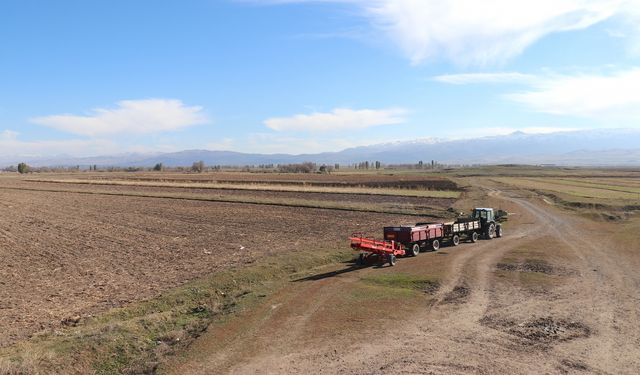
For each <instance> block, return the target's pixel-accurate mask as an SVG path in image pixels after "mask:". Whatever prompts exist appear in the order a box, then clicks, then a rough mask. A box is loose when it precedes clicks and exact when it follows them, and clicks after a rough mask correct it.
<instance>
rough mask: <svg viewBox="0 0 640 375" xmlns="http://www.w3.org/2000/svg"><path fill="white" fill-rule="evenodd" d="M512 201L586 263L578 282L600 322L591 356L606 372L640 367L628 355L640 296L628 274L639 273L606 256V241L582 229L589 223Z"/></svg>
mask: <svg viewBox="0 0 640 375" xmlns="http://www.w3.org/2000/svg"><path fill="white" fill-rule="evenodd" d="M512 200H513V201H514V202H516V203H518V204H519V205H521V206H523V207H526V209H528V210H529V212H531V213H533V214H534V215H535V216H536V217H537V219H538V220H539V221H542V222H546V223H547V225H546V226H547V230H549V231H551V232H552V233H553V235H554V237H555V238H558V239H559V240H561V241H562V242H563V243H564V244H565V245H566V247H567V248H569V249H571V250H572V251H573V253H574V254H575V255H576V256H577V257H578V258H579V259H580V260H581V261H582V262H583V266H582V267H581V269H582V270H584V272H582V277H581V278H580V279H579V280H578V283H580V284H582V286H581V287H580V289H582V290H585V291H591V293H589V294H588V297H589V299H590V300H591V301H590V303H589V305H590V306H585V307H590V308H591V309H592V311H593V313H592V315H593V316H594V318H595V320H596V321H597V322H598V324H597V329H598V332H597V336H598V345H596V346H594V347H592V350H591V353H590V357H592V358H593V360H594V362H595V363H598V364H600V368H603V369H611V368H619V369H620V367H619V366H620V364H621V363H629V364H630V363H633V362H635V364H636V365H638V364H640V362H639V361H638V360H637V357H636V358H629V355H628V353H633V352H634V349H636V348H637V345H638V342H639V340H640V339H639V338H638V332H637V328H636V327H635V325H633V327H630V324H629V322H638V318H639V316H638V307H639V306H640V303H639V302H640V297H639V294H638V292H637V291H638V280H637V279H636V280H633V279H632V278H629V277H628V276H627V275H633V274H634V273H636V272H637V271H636V270H635V269H633V268H630V267H629V264H628V263H626V262H620V260H615V259H614V258H612V256H611V253H610V252H609V253H607V251H606V250H605V249H604V248H603V246H602V243H603V242H607V239H606V238H604V239H603V238H598V237H599V236H598V233H597V232H596V234H595V235H593V234H591V233H587V230H585V229H583V228H581V226H584V225H589V226H591V225H590V223H587V222H586V221H582V222H577V219H576V218H574V217H569V216H568V215H562V216H560V215H561V214H560V213H559V212H553V211H552V210H555V209H551V210H544V209H542V208H540V207H538V206H536V205H534V204H532V203H530V202H528V201H525V200H521V199H515V198H512ZM552 212H553V213H552ZM634 292H635V293H634ZM621 325H622V326H625V327H624V328H626V329H625V331H626V332H627V333H634V336H635V340H629V337H628V335H621V334H620V333H621V328H622V327H620V326H621ZM624 328H623V329H624ZM621 370H622V369H621ZM623 372H624V371H623ZM629 373H632V372H629Z"/></svg>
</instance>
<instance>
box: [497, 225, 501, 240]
mask: <svg viewBox="0 0 640 375" xmlns="http://www.w3.org/2000/svg"><path fill="white" fill-rule="evenodd" d="M496 237H498V238H500V237H502V225H498V226H497V227H496Z"/></svg>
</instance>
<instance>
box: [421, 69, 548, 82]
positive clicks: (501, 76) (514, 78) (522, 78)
mask: <svg viewBox="0 0 640 375" xmlns="http://www.w3.org/2000/svg"><path fill="white" fill-rule="evenodd" d="M433 80H434V81H438V82H442V83H449V84H452V85H467V84H471V83H532V82H534V81H535V80H537V77H536V76H534V75H531V74H523V73H517V72H498V73H463V74H443V75H439V76H435V77H433Z"/></svg>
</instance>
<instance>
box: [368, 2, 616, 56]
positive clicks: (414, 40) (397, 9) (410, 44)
mask: <svg viewBox="0 0 640 375" xmlns="http://www.w3.org/2000/svg"><path fill="white" fill-rule="evenodd" d="M368 3H369V2H367V4H368ZM372 3H373V4H372V5H367V6H366V11H367V14H368V15H369V16H370V17H372V18H373V20H374V22H375V24H376V25H377V26H378V27H379V28H381V29H383V30H385V31H386V32H387V33H388V34H389V35H390V36H391V38H392V39H393V40H394V41H395V42H396V43H397V44H398V45H399V46H400V47H401V48H402V49H403V51H404V52H405V53H406V55H407V56H408V57H409V58H410V59H411V61H412V62H413V63H420V62H422V61H423V60H425V59H428V58H446V59H448V60H452V61H454V62H456V63H459V64H478V65H486V64H493V63H501V62H504V61H506V60H508V59H510V58H513V57H514V56H517V55H519V54H520V53H522V51H524V50H525V49H526V48H527V47H528V46H530V45H531V44H533V43H535V42H536V41H537V40H539V39H540V38H542V37H544V36H546V35H548V34H551V33H555V32H562V31H569V30H578V29H584V28H588V27H590V26H592V25H594V24H596V23H598V22H601V21H603V20H605V19H608V18H610V17H612V16H613V15H615V14H616V13H618V12H621V11H622V10H623V4H624V3H626V2H625V1H621V0H536V1H513V0H493V1H477V0H449V1H446V2H445V1H421V0H384V1H373V2H372Z"/></svg>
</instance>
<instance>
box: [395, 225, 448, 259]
mask: <svg viewBox="0 0 640 375" xmlns="http://www.w3.org/2000/svg"><path fill="white" fill-rule="evenodd" d="M444 232H445V226H444V224H441V223H433V224H426V223H424V224H419V225H416V226H399V227H384V239H385V240H387V241H396V242H400V243H401V244H402V245H404V247H405V248H406V249H407V255H410V256H416V255H418V253H420V249H421V248H422V249H425V248H427V247H429V246H430V247H431V248H432V249H433V250H438V249H439V248H440V241H441V240H442V238H443V237H444V234H445V233H444Z"/></svg>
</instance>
